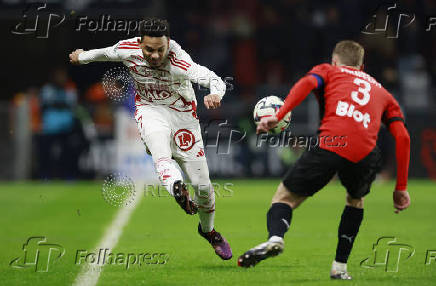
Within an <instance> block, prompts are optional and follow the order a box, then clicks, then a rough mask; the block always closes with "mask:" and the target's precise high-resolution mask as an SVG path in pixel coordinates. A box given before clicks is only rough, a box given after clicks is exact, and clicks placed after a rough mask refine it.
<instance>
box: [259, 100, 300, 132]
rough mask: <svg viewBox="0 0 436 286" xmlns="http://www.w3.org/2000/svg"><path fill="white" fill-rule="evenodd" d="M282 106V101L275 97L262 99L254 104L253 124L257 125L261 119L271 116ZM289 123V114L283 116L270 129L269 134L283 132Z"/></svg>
mask: <svg viewBox="0 0 436 286" xmlns="http://www.w3.org/2000/svg"><path fill="white" fill-rule="evenodd" d="M283 104H284V102H283V100H282V99H281V98H279V97H277V96H274V95H270V96H267V97H264V98H262V99H261V100H259V101H258V102H257V103H256V106H255V107H254V111H253V117H254V123H256V125H257V124H259V122H260V120H261V119H262V118H263V117H268V116H273V115H275V114H276V112H277V111H278V110H279V108H280V107H282V106H283ZM290 121H291V112H289V113H288V114H286V115H285V117H283V119H282V120H281V121H280V122H279V123H278V124H277V126H276V127H275V128H273V129H270V131H269V132H270V133H272V134H279V133H280V132H282V131H283V130H285V129H286V128H287V127H288V125H289V122H290Z"/></svg>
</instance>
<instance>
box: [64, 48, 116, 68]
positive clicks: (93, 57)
mask: <svg viewBox="0 0 436 286" xmlns="http://www.w3.org/2000/svg"><path fill="white" fill-rule="evenodd" d="M116 46H117V45H115V46H112V47H107V48H103V49H94V50H89V51H84V50H82V49H77V50H75V51H73V52H71V53H70V63H72V64H75V65H79V64H87V63H91V62H118V61H122V59H121V57H120V54H119V53H118V50H117V49H116Z"/></svg>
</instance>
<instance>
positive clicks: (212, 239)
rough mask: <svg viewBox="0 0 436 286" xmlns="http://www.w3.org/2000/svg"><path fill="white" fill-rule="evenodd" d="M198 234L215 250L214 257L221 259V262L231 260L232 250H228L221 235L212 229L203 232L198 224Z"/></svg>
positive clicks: (228, 246)
mask: <svg viewBox="0 0 436 286" xmlns="http://www.w3.org/2000/svg"><path fill="white" fill-rule="evenodd" d="M198 233H199V234H200V235H201V236H202V237H204V238H205V239H206V240H207V241H208V242H209V243H210V244H211V245H212V247H213V249H215V253H216V255H218V256H219V257H221V259H222V260H229V259H230V258H232V249H231V248H230V245H229V243H228V242H227V240H226V239H225V238H224V237H222V235H221V234H220V233H219V232H217V231H215V229H213V230H212V231H211V232H203V231H202V230H201V225H200V224H198Z"/></svg>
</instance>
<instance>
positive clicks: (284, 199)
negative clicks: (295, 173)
mask: <svg viewBox="0 0 436 286" xmlns="http://www.w3.org/2000/svg"><path fill="white" fill-rule="evenodd" d="M306 199H307V197H306V196H301V195H299V194H296V193H293V192H292V191H291V190H288V189H287V188H286V186H285V185H284V184H283V182H281V183H280V184H279V186H278V187H277V191H276V192H275V194H274V196H273V198H272V202H271V203H272V204H275V203H284V204H288V205H289V206H290V207H291V208H292V209H296V208H297V207H298V206H299V205H300V204H301V203H302V202H304V200H306Z"/></svg>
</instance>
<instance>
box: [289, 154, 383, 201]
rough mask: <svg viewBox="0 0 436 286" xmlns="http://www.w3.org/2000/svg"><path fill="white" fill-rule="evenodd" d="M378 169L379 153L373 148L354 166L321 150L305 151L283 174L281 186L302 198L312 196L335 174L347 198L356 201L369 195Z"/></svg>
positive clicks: (337, 156) (379, 164) (379, 166)
mask: <svg viewBox="0 0 436 286" xmlns="http://www.w3.org/2000/svg"><path fill="white" fill-rule="evenodd" d="M380 169H381V154H380V150H379V149H378V148H377V147H375V148H374V150H372V151H371V153H369V154H368V156H366V157H365V158H364V159H362V160H361V161H359V162H358V163H353V162H350V161H348V160H347V159H345V158H343V157H341V156H339V155H338V154H336V153H334V152H330V151H327V150H324V149H321V148H314V149H311V150H310V151H308V150H306V151H305V152H304V153H303V155H301V157H300V158H299V159H298V160H297V162H296V163H295V165H294V166H293V167H292V168H291V169H289V170H288V172H287V173H286V175H285V177H284V179H283V184H284V185H285V187H286V188H287V189H288V190H289V191H291V192H293V193H296V194H298V195H301V196H313V195H314V194H315V193H316V192H318V191H319V190H321V189H322V188H323V187H324V186H325V185H327V183H328V182H329V181H330V180H331V179H332V178H333V176H334V175H335V174H336V173H337V174H338V176H339V179H340V181H341V183H342V185H343V186H344V187H345V188H346V189H347V192H348V194H350V196H351V197H353V198H355V199H359V198H362V197H364V196H365V195H367V194H368V193H369V189H370V187H371V184H372V182H373V181H374V180H375V177H376V174H377V173H378V172H379V171H380Z"/></svg>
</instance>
